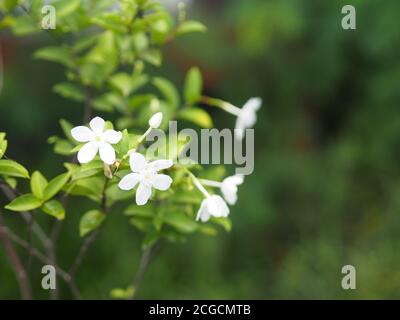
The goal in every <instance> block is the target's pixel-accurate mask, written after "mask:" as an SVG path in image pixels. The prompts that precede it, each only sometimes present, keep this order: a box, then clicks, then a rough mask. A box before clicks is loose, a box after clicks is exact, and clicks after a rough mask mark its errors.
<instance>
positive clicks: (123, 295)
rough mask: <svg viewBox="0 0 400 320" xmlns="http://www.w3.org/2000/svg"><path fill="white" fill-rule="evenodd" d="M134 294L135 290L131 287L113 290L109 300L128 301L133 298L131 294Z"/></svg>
mask: <svg viewBox="0 0 400 320" xmlns="http://www.w3.org/2000/svg"><path fill="white" fill-rule="evenodd" d="M134 293H135V290H134V289H133V287H132V286H130V287H128V288H126V289H123V288H114V289H112V290H111V292H110V296H111V298H114V299H130V298H132V297H133V294H134Z"/></svg>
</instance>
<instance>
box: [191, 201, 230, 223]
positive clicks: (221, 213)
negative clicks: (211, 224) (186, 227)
mask: <svg viewBox="0 0 400 320" xmlns="http://www.w3.org/2000/svg"><path fill="white" fill-rule="evenodd" d="M228 215H229V208H228V206H227V204H226V203H225V201H224V199H222V198H221V197H220V196H217V195H212V196H208V197H206V198H205V199H204V200H203V201H202V203H201V205H200V209H199V211H198V212H197V218H196V220H201V221H202V222H207V221H208V220H209V219H210V217H217V218H222V217H223V218H226V217H227V216H228Z"/></svg>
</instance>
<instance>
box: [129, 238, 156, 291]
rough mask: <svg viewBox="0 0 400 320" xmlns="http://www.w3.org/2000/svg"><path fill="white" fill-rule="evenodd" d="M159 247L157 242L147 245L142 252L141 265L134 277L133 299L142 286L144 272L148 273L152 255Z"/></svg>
mask: <svg viewBox="0 0 400 320" xmlns="http://www.w3.org/2000/svg"><path fill="white" fill-rule="evenodd" d="M157 248H158V245H157V244H155V245H152V246H148V247H146V248H145V249H144V250H143V252H142V255H141V257H140V261H139V267H138V270H137V271H136V274H135V277H134V279H133V283H132V287H133V295H132V299H135V296H136V293H137V291H138V289H139V287H140V284H141V283H142V281H143V277H144V274H145V273H146V270H147V268H148V266H149V263H150V260H151V257H152V256H153V253H154V252H155V249H157Z"/></svg>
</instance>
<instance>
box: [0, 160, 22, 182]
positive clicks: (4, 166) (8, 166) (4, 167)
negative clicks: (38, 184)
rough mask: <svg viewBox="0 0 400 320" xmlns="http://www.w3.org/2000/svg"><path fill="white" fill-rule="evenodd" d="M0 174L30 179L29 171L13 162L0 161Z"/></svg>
mask: <svg viewBox="0 0 400 320" xmlns="http://www.w3.org/2000/svg"><path fill="white" fill-rule="evenodd" d="M0 174H3V175H5V176H10V177H16V178H26V179H29V172H28V170H26V169H25V168H24V167H23V166H22V165H20V164H19V163H17V162H15V161H13V160H0Z"/></svg>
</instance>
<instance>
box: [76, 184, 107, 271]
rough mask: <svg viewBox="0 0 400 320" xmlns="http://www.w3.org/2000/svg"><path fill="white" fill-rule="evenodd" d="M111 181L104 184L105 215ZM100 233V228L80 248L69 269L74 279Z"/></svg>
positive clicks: (102, 199) (103, 201)
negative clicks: (107, 193)
mask: <svg viewBox="0 0 400 320" xmlns="http://www.w3.org/2000/svg"><path fill="white" fill-rule="evenodd" d="M109 181H110V179H108V178H106V181H105V183H104V187H103V191H102V194H101V205H100V207H101V209H102V210H103V212H104V214H106V213H107V196H106V190H107V187H108V183H109ZM99 233H100V228H98V229H96V230H95V231H93V232H92V233H91V234H90V235H89V236H88V237H86V238H85V240H84V241H83V243H82V245H81V247H80V248H79V253H78V255H77V256H76V258H75V260H74V262H73V263H72V265H71V268H70V269H69V274H70V275H71V276H72V277H74V276H75V274H76V273H77V272H78V269H79V267H80V266H81V264H82V261H83V259H84V258H85V256H86V254H87V252H88V250H89V248H90V247H91V245H92V244H93V242H94V241H95V240H96V239H97V236H98V235H99Z"/></svg>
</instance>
